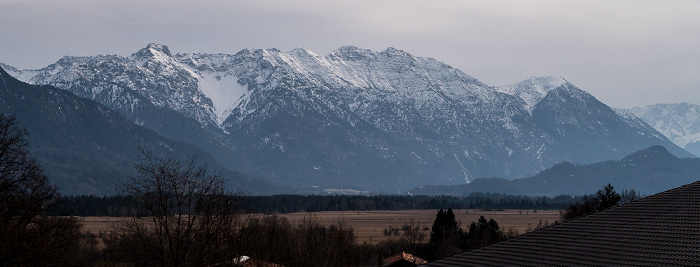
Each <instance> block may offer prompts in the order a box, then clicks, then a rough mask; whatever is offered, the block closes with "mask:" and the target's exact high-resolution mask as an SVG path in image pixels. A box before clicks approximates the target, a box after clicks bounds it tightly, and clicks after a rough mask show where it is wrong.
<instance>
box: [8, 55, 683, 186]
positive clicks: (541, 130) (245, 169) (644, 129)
mask: <svg viewBox="0 0 700 267" xmlns="http://www.w3.org/2000/svg"><path fill="white" fill-rule="evenodd" d="M2 67H3V68H5V69H6V70H7V71H8V72H9V73H10V74H11V75H12V76H14V77H17V78H18V79H19V80H21V81H24V82H27V83H30V84H35V85H51V86H54V87H56V88H59V89H62V90H65V91H69V92H71V93H72V94H74V95H76V96H79V97H82V98H85V99H88V100H90V101H95V102H97V103H100V104H101V105H103V107H106V108H107V109H109V110H112V111H115V112H117V113H119V114H121V116H123V117H124V118H126V119H127V120H129V121H131V122H133V123H134V124H136V125H138V126H141V127H143V128H146V129H149V130H150V131H152V132H154V133H157V134H158V135H160V136H162V137H163V138H167V139H170V140H175V141H179V142H182V143H187V144H192V145H194V146H195V147H197V148H200V149H201V150H202V152H201V153H207V154H209V155H211V156H212V157H213V159H215V160H216V161H217V162H219V163H221V165H222V166H223V167H224V168H227V169H230V170H235V171H237V172H240V173H243V174H246V175H250V176H252V177H258V178H264V179H268V180H269V181H271V182H272V183H274V184H278V185H282V186H289V187H295V188H352V189H362V190H372V191H378V192H399V191H401V190H405V189H408V188H411V187H413V186H416V185H422V184H438V185H440V184H442V185H449V184H464V183H468V182H471V181H472V180H474V179H475V178H479V177H504V178H509V179H513V178H522V177H529V176H531V175H534V174H536V173H538V172H540V171H542V170H545V169H546V168H549V167H551V166H553V165H555V164H557V163H560V162H564V161H566V162H572V163H575V164H588V163H593V162H599V161H605V160H615V159H620V158H622V157H625V156H626V155H628V154H630V153H632V152H635V151H638V150H640V149H644V148H647V147H650V146H653V145H661V146H663V147H665V148H666V149H668V151H670V153H672V154H673V155H675V156H678V157H691V156H692V154H690V153H688V152H687V151H685V150H683V149H681V148H680V147H678V146H676V145H675V144H673V143H672V142H671V141H669V140H668V139H667V138H666V137H665V136H664V135H662V134H661V133H659V132H658V131H657V130H655V129H654V128H652V127H650V126H649V125H648V124H647V123H645V122H643V121H642V120H641V119H639V118H637V117H636V116H634V115H632V113H630V112H627V111H624V110H615V109H612V108H610V107H608V106H607V105H605V104H603V103H601V102H600V101H598V100H597V99H596V98H595V97H593V96H592V95H590V94H588V93H587V92H585V91H583V90H581V89H579V88H577V87H576V86H574V85H573V84H571V83H569V82H568V81H566V80H565V79H563V78H561V77H542V78H531V79H528V80H525V81H523V82H520V83H518V84H515V85H512V86H501V87H492V86H489V85H486V84H484V83H482V82H480V81H478V80H477V79H475V78H473V77H471V76H469V75H467V74H465V73H463V72H462V71H460V70H458V69H455V68H453V67H451V66H449V65H446V64H444V63H441V62H439V61H437V60H435V59H431V58H423V57H416V56H413V55H410V54H408V53H406V52H404V51H402V50H398V49H394V48H388V49H386V50H384V51H381V52H376V51H371V50H367V49H361V48H358V47H353V46H346V47H341V48H339V49H337V50H335V51H333V52H331V53H330V54H328V55H325V56H319V55H316V54H314V53H313V52H311V51H308V50H305V49H301V48H297V49H294V50H292V51H289V52H282V51H279V50H277V49H256V50H251V49H245V50H242V51H240V52H238V53H236V54H204V53H177V54H173V53H171V52H170V50H169V48H168V47H167V46H164V45H159V44H150V45H148V46H147V47H145V48H143V49H141V50H139V51H138V52H136V53H134V54H132V55H130V56H120V55H97V56H83V57H73V56H67V57H64V58H61V59H60V60H58V61H57V62H56V63H54V64H51V65H49V66H47V67H45V68H42V69H38V70H22V69H17V68H14V67H11V66H8V65H4V64H3V65H2Z"/></svg>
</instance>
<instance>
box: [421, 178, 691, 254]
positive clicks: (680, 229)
mask: <svg viewBox="0 0 700 267" xmlns="http://www.w3.org/2000/svg"><path fill="white" fill-rule="evenodd" d="M581 265H584V266H610V265H633V266H668V265H675V266H700V181H698V182H695V183H691V184H688V185H685V186H681V187H678V188H675V189H671V190H668V191H666V192H662V193H659V194H656V195H652V196H649V197H646V198H642V199H639V200H636V201H633V202H630V203H626V204H623V205H618V206H615V207H613V208H610V209H608V210H605V211H602V212H599V213H596V214H593V215H589V216H585V217H580V218H577V219H574V220H570V221H567V222H564V223H561V224H557V225H553V226H550V227H547V228H544V229H540V230H538V231H535V232H531V233H528V234H525V235H522V236H519V237H516V238H512V239H509V240H506V241H503V242H500V243H497V244H494V245H491V246H488V247H484V248H481V249H476V250H472V251H468V252H465V253H462V254H458V255H454V256H452V257H448V258H445V259H442V260H438V261H436V262H431V263H428V264H427V265H426V266H581Z"/></svg>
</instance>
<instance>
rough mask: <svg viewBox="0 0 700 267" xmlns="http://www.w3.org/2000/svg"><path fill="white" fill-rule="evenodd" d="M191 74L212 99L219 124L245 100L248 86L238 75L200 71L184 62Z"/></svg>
mask: <svg viewBox="0 0 700 267" xmlns="http://www.w3.org/2000/svg"><path fill="white" fill-rule="evenodd" d="M181 66H182V67H183V68H184V69H185V70H187V71H188V72H189V73H190V75H192V76H193V77H195V78H197V87H198V88H199V91H200V92H202V94H204V95H205V96H206V97H207V98H209V100H211V102H212V105H213V109H214V115H215V116H216V120H217V123H218V125H219V126H221V125H222V124H223V123H224V121H225V120H226V118H228V116H229V115H231V111H233V109H234V108H236V107H238V106H239V104H240V103H242V102H245V101H243V100H245V99H246V96H247V95H248V92H249V91H248V87H247V86H245V85H241V84H239V83H238V77H236V76H234V75H230V74H227V73H220V72H206V71H204V72H199V71H196V70H194V69H192V67H190V66H188V65H186V64H182V65H181Z"/></svg>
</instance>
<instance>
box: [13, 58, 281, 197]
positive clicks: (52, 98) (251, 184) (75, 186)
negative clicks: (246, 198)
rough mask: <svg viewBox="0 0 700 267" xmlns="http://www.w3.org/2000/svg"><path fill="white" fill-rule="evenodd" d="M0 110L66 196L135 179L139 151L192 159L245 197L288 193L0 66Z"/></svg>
mask: <svg viewBox="0 0 700 267" xmlns="http://www.w3.org/2000/svg"><path fill="white" fill-rule="evenodd" d="M0 103H2V105H0V112H2V113H5V114H8V115H12V116H15V117H16V118H17V121H18V122H19V126H20V127H23V128H26V129H27V130H28V132H29V136H28V141H29V151H30V153H31V156H33V157H34V158H36V159H37V161H38V162H39V163H40V165H41V166H42V168H43V169H44V172H45V173H46V175H47V176H48V177H49V178H50V180H51V182H52V183H53V184H54V185H56V186H57V187H58V189H59V191H60V192H61V193H63V194H66V195H78V194H83V195H97V196H102V195H113V194H116V193H118V190H117V187H118V185H119V184H120V183H121V182H123V181H125V180H126V179H127V178H129V177H130V176H134V175H137V173H136V169H135V168H134V164H135V163H137V162H138V161H139V159H140V158H142V155H141V154H140V152H139V147H141V148H143V149H145V150H146V151H149V152H152V153H154V154H156V155H173V156H176V157H177V158H178V159H180V160H190V159H191V157H194V156H197V158H198V159H197V161H198V163H199V164H206V165H208V167H209V171H210V173H211V174H214V173H219V175H221V176H222V177H223V178H225V179H227V180H228V181H229V187H230V188H245V190H244V191H243V192H244V193H246V194H273V193H279V192H288V189H284V188H281V187H279V186H276V185H274V184H270V183H268V182H266V181H264V180H256V179H252V178H250V177H246V176H244V175H242V174H240V173H235V172H231V171H228V170H226V169H224V168H223V166H221V165H220V164H218V163H217V162H216V160H214V158H212V157H211V156H210V155H209V154H207V153H206V152H205V151H203V150H201V149H199V148H198V147H196V146H194V145H191V144H186V143H183V142H179V141H174V140H170V139H167V138H163V137H162V136H160V135H158V134H157V133H155V132H153V131H151V130H148V129H146V128H143V127H141V126H139V125H136V124H134V123H133V122H131V121H129V120H127V119H126V118H124V117H123V116H122V115H121V114H119V113H117V112H115V111H112V110H111V109H109V108H107V107H105V106H103V105H101V104H99V103H96V102H94V101H92V100H88V99H85V98H82V97H78V96H76V95H74V94H73V93H71V92H68V91H65V90H60V89H57V88H54V87H52V86H48V85H43V86H37V85H29V84H26V83H24V82H21V81H18V80H16V79H15V78H13V77H12V76H10V75H9V74H8V73H7V72H5V71H4V70H3V69H2V68H0Z"/></svg>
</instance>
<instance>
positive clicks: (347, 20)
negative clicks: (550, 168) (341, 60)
mask: <svg viewBox="0 0 700 267" xmlns="http://www.w3.org/2000/svg"><path fill="white" fill-rule="evenodd" d="M148 43H161V44H165V45H167V46H168V47H169V48H170V50H171V51H172V52H173V53H177V52H212V53H231V54H233V53H236V52H238V51H240V50H241V49H243V48H272V47H276V48H279V49H280V50H282V51H289V50H291V49H293V48H295V47H303V48H306V49H309V50H311V51H313V52H315V53H316V54H319V55H326V54H328V53H330V52H331V51H333V50H335V49H337V48H338V47H340V46H343V45H355V46H358V47H361V48H368V49H372V50H375V51H382V50H384V49H386V48H387V47H394V48H397V49H401V50H404V51H406V52H408V53H411V54H413V55H414V56H421V57H431V58H435V59H437V60H439V61H442V62H445V63H447V64H449V65H452V66H454V67H456V68H459V69H461V70H462V71H464V72H465V73H467V74H469V75H471V76H474V77H475V78H477V79H479V80H481V81H482V82H484V83H486V84H489V85H493V86H497V85H505V84H513V83H516V82H519V81H521V80H524V79H527V78H529V77H532V76H550V75H559V76H562V77H564V78H565V79H567V80H568V81H569V82H571V83H573V84H574V85H576V86H578V87H579V88H581V89H583V90H586V91H588V92H590V93H591V94H593V95H594V96H595V97H597V98H598V99H599V100H601V101H603V102H604V103H606V104H608V105H610V106H614V107H621V108H629V107H633V106H640V105H648V104H654V103H677V102H689V103H694V104H700V1H694V0H693V1H690V0H689V1H642V0H637V1H590V0H586V1H564V0H552V1H522V0H518V1H494V0H488V1H483V0H482V1H434V0H431V1H407V0H392V1H379V0H369V1H359V0H358V1H331V0H318V1H316V0H309V1H291V0H284V1H263V0H251V1H233V0H198V1H191V0H185V1H183V0H60V1H57V0H0V62H3V63H6V64H9V65H12V66H15V67H18V68H25V69H35V68H41V67H45V66H46V65H49V64H51V63H54V62H55V61H56V60H58V59H59V58H61V57H62V56H65V55H96V54H120V55H130V54H131V53H134V52H136V51H138V50H139V49H140V48H143V47H145V46H146V45H147V44H148Z"/></svg>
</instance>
